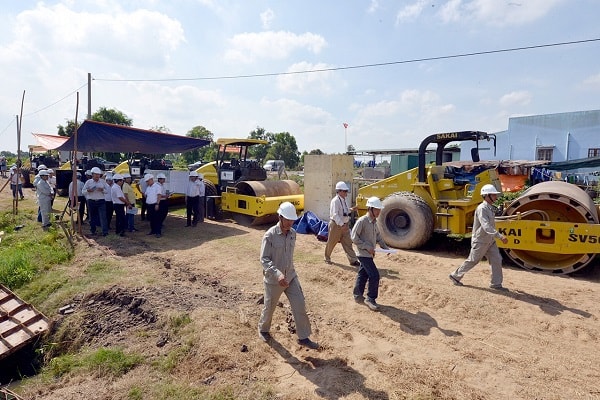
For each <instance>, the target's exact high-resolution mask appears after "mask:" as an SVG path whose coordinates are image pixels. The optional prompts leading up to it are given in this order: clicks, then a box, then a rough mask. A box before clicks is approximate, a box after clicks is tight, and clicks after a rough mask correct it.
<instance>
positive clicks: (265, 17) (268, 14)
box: [260, 8, 275, 29]
mask: <svg viewBox="0 0 600 400" xmlns="http://www.w3.org/2000/svg"><path fill="white" fill-rule="evenodd" d="M274 19H275V13H274V12H273V10H271V9H270V8H268V9H267V10H265V11H263V12H261V13H260V20H261V21H262V27H263V29H269V28H271V22H273V20H274Z"/></svg>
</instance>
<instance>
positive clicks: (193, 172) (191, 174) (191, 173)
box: [190, 171, 198, 178]
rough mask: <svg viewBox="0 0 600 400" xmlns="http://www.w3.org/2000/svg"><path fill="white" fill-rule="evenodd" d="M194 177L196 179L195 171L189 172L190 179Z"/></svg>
mask: <svg viewBox="0 0 600 400" xmlns="http://www.w3.org/2000/svg"><path fill="white" fill-rule="evenodd" d="M194 176H195V177H196V178H197V177H198V173H197V172H196V171H192V172H190V177H194Z"/></svg>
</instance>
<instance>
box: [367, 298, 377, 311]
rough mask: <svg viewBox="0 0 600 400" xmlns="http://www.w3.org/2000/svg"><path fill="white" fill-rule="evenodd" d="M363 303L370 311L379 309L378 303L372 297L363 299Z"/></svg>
mask: <svg viewBox="0 0 600 400" xmlns="http://www.w3.org/2000/svg"><path fill="white" fill-rule="evenodd" d="M365 305H366V306H367V307H369V310H371V311H379V304H377V302H376V301H375V300H373V299H370V298H368V297H367V298H366V299H365Z"/></svg>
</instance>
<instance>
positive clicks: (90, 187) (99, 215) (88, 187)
mask: <svg viewBox="0 0 600 400" xmlns="http://www.w3.org/2000/svg"><path fill="white" fill-rule="evenodd" d="M91 173H92V179H88V180H87V181H85V183H84V184H83V191H84V192H85V193H87V195H86V197H87V200H88V216H89V218H90V231H91V232H92V235H94V234H96V227H97V226H98V225H100V227H101V228H102V235H103V236H106V235H108V223H107V222H106V201H105V196H106V193H107V192H108V191H109V190H110V187H109V186H108V185H107V184H106V182H105V181H104V179H100V176H101V175H102V170H101V169H100V168H98V167H94V168H92V170H91Z"/></svg>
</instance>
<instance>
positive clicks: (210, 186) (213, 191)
mask: <svg viewBox="0 0 600 400" xmlns="http://www.w3.org/2000/svg"><path fill="white" fill-rule="evenodd" d="M202 182H204V196H206V197H208V196H218V195H219V194H218V193H217V188H216V187H215V185H214V183H212V182H211V181H209V180H206V179H203V180H202Z"/></svg>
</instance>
